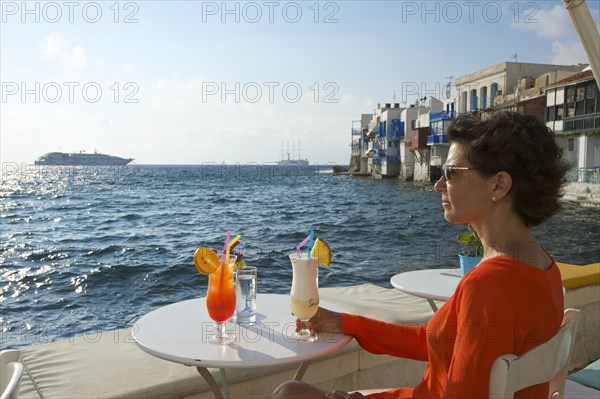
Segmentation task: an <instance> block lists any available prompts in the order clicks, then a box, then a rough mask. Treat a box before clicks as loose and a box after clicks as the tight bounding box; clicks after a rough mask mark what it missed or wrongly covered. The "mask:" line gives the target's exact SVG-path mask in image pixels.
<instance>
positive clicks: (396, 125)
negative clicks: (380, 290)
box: [367, 103, 405, 178]
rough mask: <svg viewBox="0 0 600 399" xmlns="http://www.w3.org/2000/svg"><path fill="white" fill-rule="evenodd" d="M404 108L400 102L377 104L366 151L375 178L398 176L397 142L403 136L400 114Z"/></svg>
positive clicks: (369, 130)
mask: <svg viewBox="0 0 600 399" xmlns="http://www.w3.org/2000/svg"><path fill="white" fill-rule="evenodd" d="M403 110H404V108H400V104H397V103H396V104H394V106H393V107H392V105H391V104H385V105H384V106H383V107H381V106H378V107H377V109H376V110H375V113H373V117H372V120H371V123H370V124H369V129H368V134H367V138H369V139H370V140H371V141H370V143H369V147H368V149H367V153H368V152H369V151H372V154H373V157H372V158H370V159H369V160H370V162H371V172H372V175H373V176H374V177H376V178H383V177H395V176H398V171H399V167H400V157H399V151H398V150H399V148H398V147H399V142H400V139H401V138H402V137H403V136H404V131H405V130H404V126H405V125H403V124H402V123H401V121H400V115H401V113H402V112H403Z"/></svg>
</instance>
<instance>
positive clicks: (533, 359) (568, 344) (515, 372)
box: [490, 309, 579, 399]
mask: <svg viewBox="0 0 600 399" xmlns="http://www.w3.org/2000/svg"><path fill="white" fill-rule="evenodd" d="M578 318H579V310H577V309H566V310H565V313H564V316H563V321H562V325H561V327H560V329H559V330H558V332H557V333H556V334H555V335H554V336H553V337H552V338H550V339H549V340H548V341H546V342H544V343H542V344H540V345H538V346H536V347H535V348H533V349H531V350H529V351H528V352H526V353H524V354H522V355H521V356H515V355H512V354H506V355H501V356H499V357H498V358H497V359H496V360H495V361H494V363H492V369H491V372H490V398H491V399H500V398H502V399H512V398H513V396H514V394H515V392H518V391H520V390H522V389H524V388H527V387H530V386H533V385H537V384H542V383H545V382H548V381H549V382H550V391H549V392H550V393H549V395H548V398H549V399H562V398H563V392H564V389H565V382H566V379H567V373H568V371H569V361H570V359H571V351H572V349H573V343H574V341H575V325H576V324H577V319H578Z"/></svg>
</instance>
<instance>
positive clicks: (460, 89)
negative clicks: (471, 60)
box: [456, 62, 585, 114]
mask: <svg viewBox="0 0 600 399" xmlns="http://www.w3.org/2000/svg"><path fill="white" fill-rule="evenodd" d="M584 67H585V65H551V64H530V63H523V62H503V63H501V64H498V65H494V66H491V67H489V68H485V69H482V70H480V71H477V72H473V73H471V74H469V75H466V76H463V77H461V78H458V79H456V94H457V99H458V112H459V114H462V113H466V112H474V111H479V110H485V109H488V108H493V107H494V106H495V105H497V103H498V101H499V100H500V98H501V97H504V96H507V95H512V96H513V98H515V99H516V101H519V97H520V95H521V94H520V92H522V91H523V90H527V89H529V88H531V87H533V86H534V85H535V78H537V77H538V76H540V75H542V74H544V73H554V74H555V76H554V77H553V78H552V79H551V81H557V80H559V79H562V78H563V77H566V75H564V74H569V73H571V74H572V73H575V72H581V70H582V69H583V68H584Z"/></svg>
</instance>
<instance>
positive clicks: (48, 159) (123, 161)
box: [34, 151, 133, 166]
mask: <svg viewBox="0 0 600 399" xmlns="http://www.w3.org/2000/svg"><path fill="white" fill-rule="evenodd" d="M131 161H133V158H121V157H115V156H113V155H106V154H101V153H99V152H95V151H94V153H93V154H87V153H85V152H79V153H70V154H69V153H64V152H49V153H47V154H45V155H42V156H41V157H39V158H38V159H36V160H35V162H34V163H35V164H36V165H73V166H81V165H83V166H87V165H94V166H122V165H127V164H128V163H129V162H131Z"/></svg>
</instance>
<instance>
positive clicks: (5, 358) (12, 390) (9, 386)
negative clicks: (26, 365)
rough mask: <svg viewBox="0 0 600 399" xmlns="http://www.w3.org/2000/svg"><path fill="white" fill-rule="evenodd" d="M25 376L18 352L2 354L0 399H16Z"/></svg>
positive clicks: (11, 351)
mask: <svg viewBox="0 0 600 399" xmlns="http://www.w3.org/2000/svg"><path fill="white" fill-rule="evenodd" d="M22 375H23V363H21V362H19V351H18V350H4V351H1V352H0V392H2V396H0V399H15V398H17V396H18V395H19V384H20V383H21V376H22Z"/></svg>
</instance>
